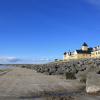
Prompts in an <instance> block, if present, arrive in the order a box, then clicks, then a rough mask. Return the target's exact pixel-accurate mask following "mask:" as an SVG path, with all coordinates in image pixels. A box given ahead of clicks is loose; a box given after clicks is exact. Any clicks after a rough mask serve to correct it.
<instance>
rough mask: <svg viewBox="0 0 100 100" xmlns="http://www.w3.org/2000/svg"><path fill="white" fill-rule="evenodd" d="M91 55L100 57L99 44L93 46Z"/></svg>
mask: <svg viewBox="0 0 100 100" xmlns="http://www.w3.org/2000/svg"><path fill="white" fill-rule="evenodd" d="M91 57H93V58H99V57H100V46H97V47H94V48H93V52H91Z"/></svg>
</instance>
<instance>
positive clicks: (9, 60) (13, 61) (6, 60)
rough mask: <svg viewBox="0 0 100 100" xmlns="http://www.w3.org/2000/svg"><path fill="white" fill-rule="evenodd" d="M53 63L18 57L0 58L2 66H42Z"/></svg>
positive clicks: (42, 59) (45, 60)
mask: <svg viewBox="0 0 100 100" xmlns="http://www.w3.org/2000/svg"><path fill="white" fill-rule="evenodd" d="M51 61H53V60H52V59H47V58H36V59H20V58H16V57H0V64H42V63H48V62H51Z"/></svg>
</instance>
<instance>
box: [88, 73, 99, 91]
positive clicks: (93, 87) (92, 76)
mask: <svg viewBox="0 0 100 100" xmlns="http://www.w3.org/2000/svg"><path fill="white" fill-rule="evenodd" d="M86 92H87V93H98V92H100V74H97V73H95V72H94V73H92V72H91V73H88V75H87V80H86Z"/></svg>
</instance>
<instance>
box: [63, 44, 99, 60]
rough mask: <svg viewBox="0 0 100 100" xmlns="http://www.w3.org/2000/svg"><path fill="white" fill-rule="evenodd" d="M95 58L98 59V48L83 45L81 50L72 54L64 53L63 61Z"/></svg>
mask: <svg viewBox="0 0 100 100" xmlns="http://www.w3.org/2000/svg"><path fill="white" fill-rule="evenodd" d="M92 57H93V58H97V57H100V47H99V46H97V47H95V48H91V47H88V45H87V43H85V42H84V43H83V45H82V47H81V49H78V50H75V51H73V52H70V51H69V52H65V53H64V60H70V59H83V58H92Z"/></svg>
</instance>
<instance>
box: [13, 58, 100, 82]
mask: <svg viewBox="0 0 100 100" xmlns="http://www.w3.org/2000/svg"><path fill="white" fill-rule="evenodd" d="M12 66H17V67H22V68H28V69H32V70H35V71H37V72H39V73H44V74H47V75H66V79H70V78H71V79H73V78H77V79H78V80H80V81H82V82H86V77H87V74H88V72H92V71H95V72H98V71H100V58H97V59H82V60H71V61H69V62H62V61H61V62H59V61H57V62H52V63H48V64H27V65H23V64H22V65H12ZM67 75H68V76H67ZM70 75H71V77H70Z"/></svg>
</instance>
